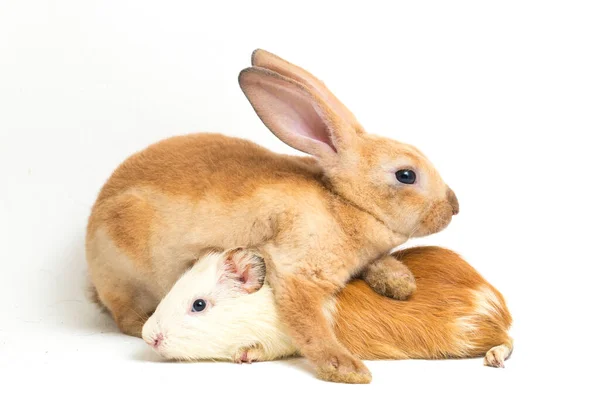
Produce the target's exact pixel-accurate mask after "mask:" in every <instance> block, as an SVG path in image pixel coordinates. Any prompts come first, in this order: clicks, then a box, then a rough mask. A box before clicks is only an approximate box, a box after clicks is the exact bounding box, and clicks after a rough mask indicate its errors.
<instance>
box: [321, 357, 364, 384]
mask: <svg viewBox="0 0 600 400" xmlns="http://www.w3.org/2000/svg"><path fill="white" fill-rule="evenodd" d="M317 376H318V377H319V378H320V379H322V380H325V381H329V382H338V383H371V379H372V377H371V372H370V371H369V369H368V368H367V367H366V366H365V365H364V363H363V362H362V361H360V360H359V359H358V358H355V357H353V356H352V355H350V354H343V353H341V354H336V355H332V356H330V357H329V358H328V359H327V360H326V361H325V362H324V363H322V364H320V365H319V366H318V368H317Z"/></svg>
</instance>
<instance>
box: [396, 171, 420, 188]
mask: <svg viewBox="0 0 600 400" xmlns="http://www.w3.org/2000/svg"><path fill="white" fill-rule="evenodd" d="M396 179H398V182H401V183H405V184H407V185H412V184H413V183H415V181H416V180H417V174H415V171H413V170H410V169H401V170H400V171H396Z"/></svg>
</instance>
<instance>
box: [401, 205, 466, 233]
mask: <svg viewBox="0 0 600 400" xmlns="http://www.w3.org/2000/svg"><path fill="white" fill-rule="evenodd" d="M454 215H456V209H455V207H454V206H453V205H452V204H450V203H448V202H446V201H439V202H436V203H434V204H433V206H432V207H431V208H430V209H429V210H428V211H427V212H426V214H425V215H424V217H423V218H422V219H421V221H420V222H419V225H418V226H417V229H416V230H415V232H414V233H413V235H411V236H413V237H422V236H427V235H431V234H434V233H438V232H441V231H442V230H444V229H446V227H448V225H450V222H451V221H452V217H453V216H454Z"/></svg>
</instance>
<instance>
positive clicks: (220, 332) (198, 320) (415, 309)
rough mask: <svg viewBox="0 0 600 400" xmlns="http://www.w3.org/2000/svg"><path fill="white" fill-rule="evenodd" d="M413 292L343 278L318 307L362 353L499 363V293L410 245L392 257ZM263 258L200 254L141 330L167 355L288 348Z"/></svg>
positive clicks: (263, 356)
mask: <svg viewBox="0 0 600 400" xmlns="http://www.w3.org/2000/svg"><path fill="white" fill-rule="evenodd" d="M392 255H393V256H394V257H397V258H398V259H400V260H402V262H403V263H404V264H405V265H406V266H407V267H408V268H409V269H410V270H411V272H412V273H413V275H414V276H415V279H416V280H417V287H418V290H417V291H416V292H415V293H414V294H413V295H412V296H411V297H410V298H409V299H408V300H406V301H398V300H393V299H390V298H387V297H384V296H381V295H378V294H377V293H375V292H374V291H373V290H372V289H371V288H370V287H369V286H368V285H367V284H366V283H365V282H364V281H362V280H358V279H357V280H354V281H351V282H349V283H348V284H347V285H346V287H345V288H344V289H342V290H341V291H340V292H339V293H338V294H337V295H336V296H335V298H333V299H331V301H330V302H329V303H327V304H325V305H324V311H325V314H326V316H327V317H328V320H329V322H330V323H331V324H332V327H333V328H334V331H335V334H336V336H337V338H338V339H339V340H340V342H341V343H342V344H343V345H344V346H346V347H347V348H348V349H349V350H350V351H351V352H352V353H353V354H355V355H356V356H357V357H360V358H362V359H365V360H366V359H406V358H420V359H442V358H462V357H469V358H470V357H479V356H484V357H485V359H484V363H485V365H489V366H492V367H503V366H504V360H505V359H507V358H508V357H509V356H510V354H511V352H512V347H513V341H512V338H511V337H510V336H509V335H508V330H509V328H510V325H511V323H512V317H511V315H510V313H509V311H508V308H507V306H506V304H505V301H504V298H503V297H502V295H501V294H500V292H498V291H497V290H496V289H495V288H494V287H493V286H492V285H490V284H489V283H488V282H487V281H486V280H485V279H484V278H483V277H482V276H481V275H480V274H479V273H478V272H477V271H476V270H475V269H474V268H473V267H472V266H471V265H469V264H468V263H467V262H466V261H464V260H463V259H462V258H461V257H460V256H459V255H457V254H456V253H454V252H452V251H450V250H447V249H444V248H440V247H436V246H424V247H413V248H408V249H405V250H402V251H398V252H395V253H393V254H392ZM265 272H266V271H265V261H264V260H263V258H262V257H261V256H260V255H259V254H258V253H257V252H254V251H252V250H250V249H243V248H237V249H230V250H227V251H223V252H216V251H215V252H213V253H209V254H207V255H206V256H204V257H202V258H201V259H200V260H198V261H197V263H196V264H195V265H194V266H193V267H192V268H191V269H190V270H188V271H187V272H186V273H185V274H184V275H183V276H182V277H181V278H180V279H179V280H178V281H177V282H176V283H175V285H174V286H173V287H172V289H171V290H170V291H169V293H168V294H167V295H166V296H165V297H164V299H163V300H162V301H161V302H160V304H159V305H158V308H157V309H156V311H155V312H154V314H153V315H152V316H151V317H150V318H149V319H148V321H147V322H146V323H145V325H144V327H143V332H142V337H143V339H144V340H145V341H146V342H147V343H148V344H149V345H150V346H152V348H153V349H154V350H156V351H157V352H158V353H159V354H161V355H162V356H164V357H165V358H167V359H174V360H229V361H236V362H252V361H266V360H274V359H278V358H283V357H286V356H292V355H297V354H298V352H297V349H296V348H295V347H294V345H293V343H292V340H291V339H290V338H289V337H288V335H287V334H286V333H285V327H284V326H283V325H282V323H281V322H280V320H279V319H278V317H277V310H276V307H275V300H274V296H273V293H272V289H271V287H270V286H269V285H268V283H267V282H264V277H265Z"/></svg>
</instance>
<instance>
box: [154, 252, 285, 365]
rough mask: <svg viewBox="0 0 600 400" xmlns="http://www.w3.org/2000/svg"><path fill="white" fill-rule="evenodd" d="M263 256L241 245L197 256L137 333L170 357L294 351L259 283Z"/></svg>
mask: <svg viewBox="0 0 600 400" xmlns="http://www.w3.org/2000/svg"><path fill="white" fill-rule="evenodd" d="M264 277H265V262H264V259H263V258H262V257H260V256H259V255H258V254H256V253H254V252H252V251H251V250H247V249H241V248H237V249H230V250H228V251H224V252H212V253H208V254H207V255H205V256H203V257H202V258H201V259H200V260H198V262H196V264H195V265H194V266H193V267H192V268H191V269H189V270H188V271H187V272H185V273H184V274H183V275H182V276H181V278H180V279H179V280H178V281H177V282H176V283H175V285H173V287H172V288H171V290H170V291H169V293H168V294H167V295H166V296H165V297H164V298H163V299H162V301H161V302H160V304H159V305H158V307H157V309H156V311H155V312H154V314H153V315H152V316H151V317H150V318H149V319H148V321H146V323H145V324H144V327H143V330H142V338H143V339H144V340H145V341H146V343H148V344H149V345H150V346H152V347H153V348H154V350H156V351H157V352H158V353H159V354H161V355H162V356H164V357H165V358H168V359H176V360H194V359H211V360H228V361H236V362H250V361H258V360H270V359H276V358H280V357H283V356H287V355H291V354H293V353H295V351H296V349H295V348H294V346H293V345H292V342H291V340H290V339H289V337H288V336H287V335H286V334H284V333H283V332H284V328H283V326H282V325H281V323H280V321H279V320H278V318H277V313H276V309H275V303H274V299H273V294H272V292H271V288H270V286H269V285H266V284H265V285H263V283H264Z"/></svg>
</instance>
